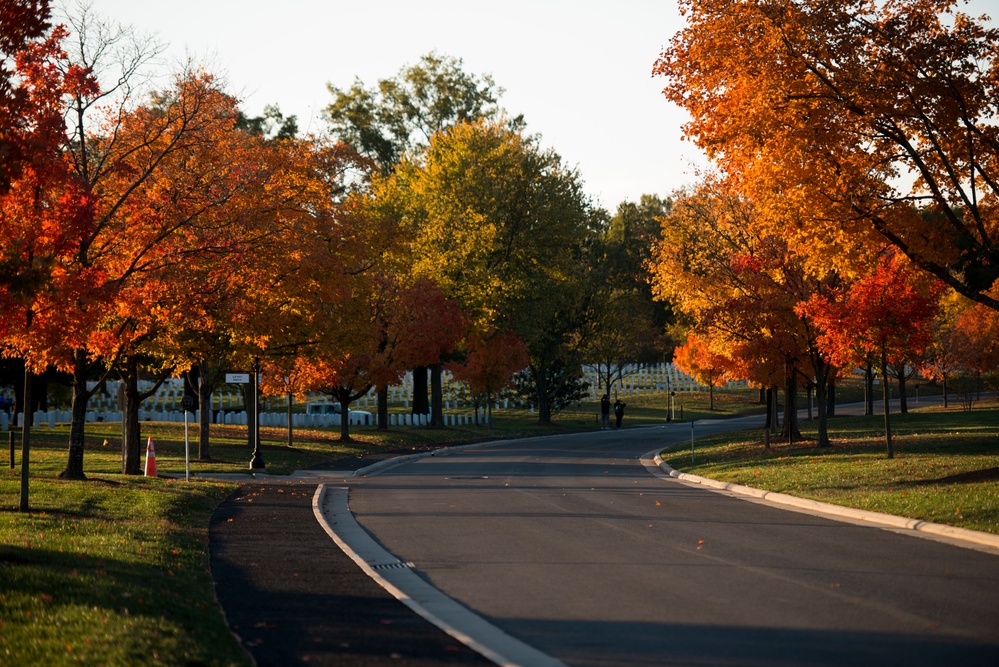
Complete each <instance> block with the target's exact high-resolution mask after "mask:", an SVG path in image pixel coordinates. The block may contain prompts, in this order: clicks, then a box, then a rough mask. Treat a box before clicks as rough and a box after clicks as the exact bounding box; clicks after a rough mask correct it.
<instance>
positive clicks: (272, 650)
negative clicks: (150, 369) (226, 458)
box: [209, 452, 492, 667]
mask: <svg viewBox="0 0 999 667" xmlns="http://www.w3.org/2000/svg"><path fill="white" fill-rule="evenodd" d="M399 453H403V452H399ZM375 460H377V459H370V458H369V459H347V460H344V461H341V462H339V463H338V464H337V465H336V466H333V470H334V471H335V470H338V469H342V470H344V471H345V472H347V474H348V475H349V471H350V470H352V469H355V468H358V467H362V466H364V465H368V464H370V463H373V462H374V461H375ZM331 472H333V471H331ZM315 490H316V484H315V482H313V481H304V480H303V481H298V482H295V481H291V480H289V481H286V482H278V481H274V482H270V481H268V482H266V483H253V484H246V485H244V486H242V487H240V489H239V490H238V491H237V492H236V493H234V494H233V495H232V496H230V497H229V498H228V499H227V500H226V501H225V502H223V503H222V504H221V505H220V506H219V508H218V509H217V510H216V512H215V514H214V515H213V516H212V520H211V524H210V527H209V541H210V547H211V568H212V576H213V578H214V580H215V586H216V593H217V595H218V599H219V602H220V603H221V605H222V609H223V610H224V612H225V615H226V618H227V620H228V622H229V625H230V627H231V628H232V630H233V632H234V633H235V634H236V636H237V637H238V638H239V639H240V641H241V642H242V643H243V646H244V647H246V650H247V651H248V652H249V653H250V655H251V656H252V657H253V659H254V661H255V662H256V664H258V665H262V666H264V665H337V666H340V667H354V666H362V665H363V666H365V667H367V666H372V667H379V666H381V665H392V666H394V667H438V666H444V665H491V664H492V663H490V662H489V661H488V660H486V659H485V658H483V657H482V656H480V655H479V654H478V653H475V652H474V651H472V650H471V649H469V648H467V647H465V646H464V645H463V644H461V643H460V642H458V641H456V640H455V639H452V638H451V637H450V636H448V635H447V634H445V633H444V632H443V631H441V630H439V629H437V628H436V627H435V626H433V625H431V624H430V623H429V622H427V621H425V620H423V619H422V618H421V617H419V616H418V615H417V614H416V613H415V612H413V611H411V610H410V609H409V608H407V607H406V606H405V605H403V604H402V603H401V602H399V601H397V600H396V599H395V598H393V597H392V596H391V595H389V594H388V593H387V592H385V591H384V590H383V589H382V588H381V587H379V586H378V584H376V583H375V582H374V581H373V580H372V579H370V578H369V577H368V576H367V575H366V574H364V573H363V572H362V571H361V570H360V569H359V568H358V567H357V565H355V564H354V562H353V561H351V560H350V559H349V558H348V557H347V556H346V555H345V554H344V553H343V551H341V550H340V548H339V547H338V546H337V545H336V544H335V543H334V542H333V540H331V539H330V537H329V535H327V534H326V532H325V531H324V530H323V528H322V527H321V526H320V524H319V522H318V521H317V520H316V517H315V515H314V514H313V511H312V498H313V495H314V493H315Z"/></svg>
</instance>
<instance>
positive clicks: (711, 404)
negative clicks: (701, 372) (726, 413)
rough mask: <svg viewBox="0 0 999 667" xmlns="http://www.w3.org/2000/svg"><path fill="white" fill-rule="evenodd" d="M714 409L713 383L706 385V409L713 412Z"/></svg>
mask: <svg viewBox="0 0 999 667" xmlns="http://www.w3.org/2000/svg"><path fill="white" fill-rule="evenodd" d="M714 409H715V386H714V385H713V384H709V385H708V410H711V411H712V412H714Z"/></svg>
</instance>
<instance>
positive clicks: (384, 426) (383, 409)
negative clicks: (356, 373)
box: [378, 387, 389, 431]
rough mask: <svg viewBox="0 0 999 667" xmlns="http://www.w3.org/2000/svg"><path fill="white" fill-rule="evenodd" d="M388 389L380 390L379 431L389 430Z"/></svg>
mask: <svg viewBox="0 0 999 667" xmlns="http://www.w3.org/2000/svg"><path fill="white" fill-rule="evenodd" d="M388 421H389V417H388V387H380V388H379V389H378V430H379V431H387V430H388Z"/></svg>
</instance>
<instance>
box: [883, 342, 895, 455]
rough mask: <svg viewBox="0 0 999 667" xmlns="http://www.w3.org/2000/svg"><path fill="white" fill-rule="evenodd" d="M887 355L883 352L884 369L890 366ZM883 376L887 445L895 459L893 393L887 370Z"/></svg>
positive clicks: (889, 452)
mask: <svg viewBox="0 0 999 667" xmlns="http://www.w3.org/2000/svg"><path fill="white" fill-rule="evenodd" d="M886 356H887V355H886V354H885V353H884V352H882V353H881V368H882V369H887V368H888V366H887V365H886V364H887V358H886ZM881 376H882V378H884V387H883V392H882V393H883V394H884V401H885V445H886V446H887V447H888V458H890V459H893V458H895V450H894V448H893V447H892V444H891V405H890V401H891V394H890V393H889V389H888V372H887V370H884V371H882V373H881Z"/></svg>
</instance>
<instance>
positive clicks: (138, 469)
mask: <svg viewBox="0 0 999 667" xmlns="http://www.w3.org/2000/svg"><path fill="white" fill-rule="evenodd" d="M125 364H126V366H125V377H124V378H123V379H122V382H123V385H124V387H125V407H124V410H123V411H122V416H121V418H122V419H124V420H125V427H124V429H123V431H124V440H123V442H122V445H121V446H122V457H123V462H122V469H121V471H122V473H124V474H126V475H141V474H142V465H141V453H140V452H141V442H140V438H141V437H142V436H141V434H140V432H139V431H140V425H139V360H138V359H137V358H136V357H135V356H129V357H128V359H127V360H126V361H125Z"/></svg>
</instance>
